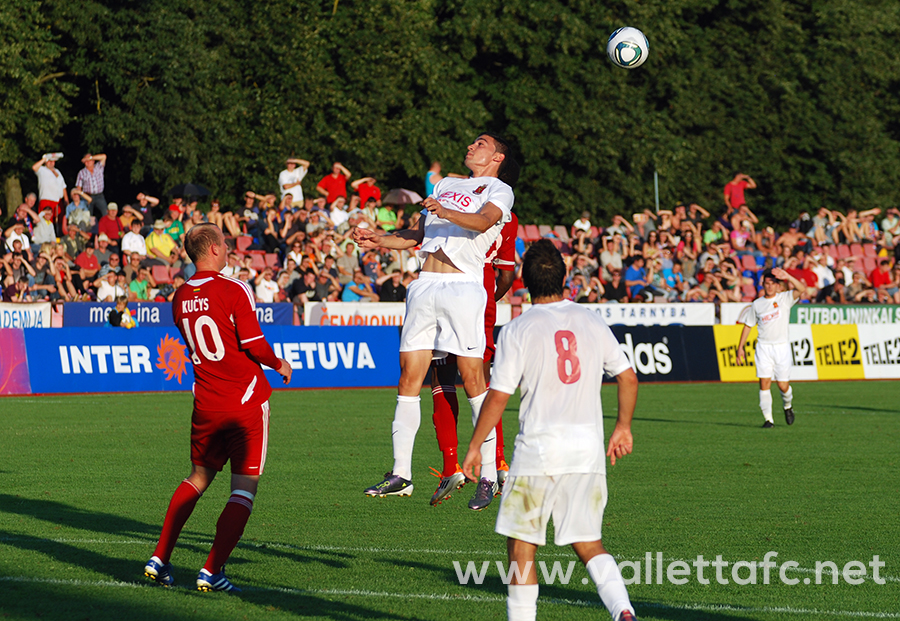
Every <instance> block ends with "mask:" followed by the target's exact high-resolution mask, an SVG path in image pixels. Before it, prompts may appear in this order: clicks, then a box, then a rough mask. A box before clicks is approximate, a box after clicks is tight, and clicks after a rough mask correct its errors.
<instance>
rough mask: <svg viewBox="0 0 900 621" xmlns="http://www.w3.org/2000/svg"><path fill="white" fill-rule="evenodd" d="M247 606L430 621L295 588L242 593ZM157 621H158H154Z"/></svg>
mask: <svg viewBox="0 0 900 621" xmlns="http://www.w3.org/2000/svg"><path fill="white" fill-rule="evenodd" d="M347 595H350V593H336V594H335V597H336V598H337V597H340V598H344V597H346V596H347ZM237 597H240V598H241V599H242V600H244V601H245V602H249V603H253V604H256V605H258V606H265V607H266V608H272V607H274V608H277V609H280V610H285V611H288V612H290V613H291V614H293V615H295V616H297V617H319V618H321V617H326V618H328V619H335V620H336V621H359V620H363V619H397V620H398V621H426V619H424V618H423V617H416V616H409V615H405V614H400V613H396V612H393V611H391V612H385V611H382V610H373V609H372V608H366V607H364V606H357V605H355V604H350V603H347V602H346V601H343V602H342V601H332V600H328V599H323V598H322V597H321V596H320V595H319V594H317V593H312V592H307V591H304V590H303V589H296V588H293V587H269V588H266V589H253V588H248V589H246V590H244V592H243V593H240V594H239V595H238V596H237ZM357 597H364V598H365V599H366V600H370V599H377V596H376V595H373V594H371V593H362V592H360V593H358V594H357ZM396 608H400V609H402V608H403V600H402V599H397V600H396ZM154 621H155V620H154Z"/></svg>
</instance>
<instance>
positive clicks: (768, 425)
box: [763, 420, 775, 429]
mask: <svg viewBox="0 0 900 621" xmlns="http://www.w3.org/2000/svg"><path fill="white" fill-rule="evenodd" d="M774 426H775V423H773V422H772V421H768V420H767V421H766V422H764V423H763V429H771V428H772V427H774Z"/></svg>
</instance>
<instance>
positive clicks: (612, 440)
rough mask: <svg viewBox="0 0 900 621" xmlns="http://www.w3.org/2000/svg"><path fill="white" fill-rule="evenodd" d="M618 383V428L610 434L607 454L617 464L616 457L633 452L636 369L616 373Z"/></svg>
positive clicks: (636, 386)
mask: <svg viewBox="0 0 900 621" xmlns="http://www.w3.org/2000/svg"><path fill="white" fill-rule="evenodd" d="M616 382H617V383H618V385H619V386H618V393H617V396H618V400H619V413H618V416H617V417H616V428H615V429H613V432H612V434H611V435H610V436H609V447H608V448H607V449H606V455H607V456H608V457H609V463H610V464H611V465H613V466H615V465H616V458H619V459H621V458H623V457H625V456H626V455H628V454H629V453H631V450H632V448H633V447H634V440H633V438H632V437H631V419H632V418H633V417H634V408H635V406H636V405H637V395H638V379H637V375H635V373H634V369H630V368H629V369H625V370H624V371H623V372H621V373H619V374H618V375H616Z"/></svg>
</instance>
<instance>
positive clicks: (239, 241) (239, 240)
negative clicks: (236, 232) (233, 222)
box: [234, 235, 253, 252]
mask: <svg viewBox="0 0 900 621" xmlns="http://www.w3.org/2000/svg"><path fill="white" fill-rule="evenodd" d="M251 244H253V238H252V237H250V236H249V235H240V236H239V237H235V239H234V245H235V249H236V250H237V251H238V252H247V248H249V247H250V246H251Z"/></svg>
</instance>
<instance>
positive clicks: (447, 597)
mask: <svg viewBox="0 0 900 621" xmlns="http://www.w3.org/2000/svg"><path fill="white" fill-rule="evenodd" d="M0 582H15V583H19V584H50V585H58V586H77V587H97V588H128V589H135V588H158V586H157V585H155V584H145V583H135V582H121V581H117V580H110V581H104V580H61V579H55V578H31V577H24V576H0ZM174 588H176V589H177V588H183V587H174ZM244 590H245V591H256V592H262V591H269V592H276V593H286V594H290V595H326V596H343V597H348V596H349V597H366V598H382V599H388V598H390V599H405V600H409V599H421V600H428V601H448V602H452V601H462V602H478V603H497V604H500V603H504V602H506V597H504V596H502V595H467V594H463V595H451V594H446V593H445V594H442V593H391V592H385V591H368V590H363V589H288V588H258V587H254V588H245V589H244ZM539 601H540V602H541V603H542V604H557V605H564V606H580V607H584V608H599V607H601V604H600V602H597V601H585V600H570V599H559V598H552V599H551V598H539ZM637 608H638V609H639V610H640V609H644V608H647V609H657V610H695V611H703V612H740V613H744V614H756V613H780V614H792V615H825V616H830V617H854V618H867V619H900V613H892V612H865V611H858V610H817V609H811V608H794V607H791V606H771V607H767V606H761V607H751V606H728V605H720V604H658V603H653V602H648V603H646V604H638V605H637Z"/></svg>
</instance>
